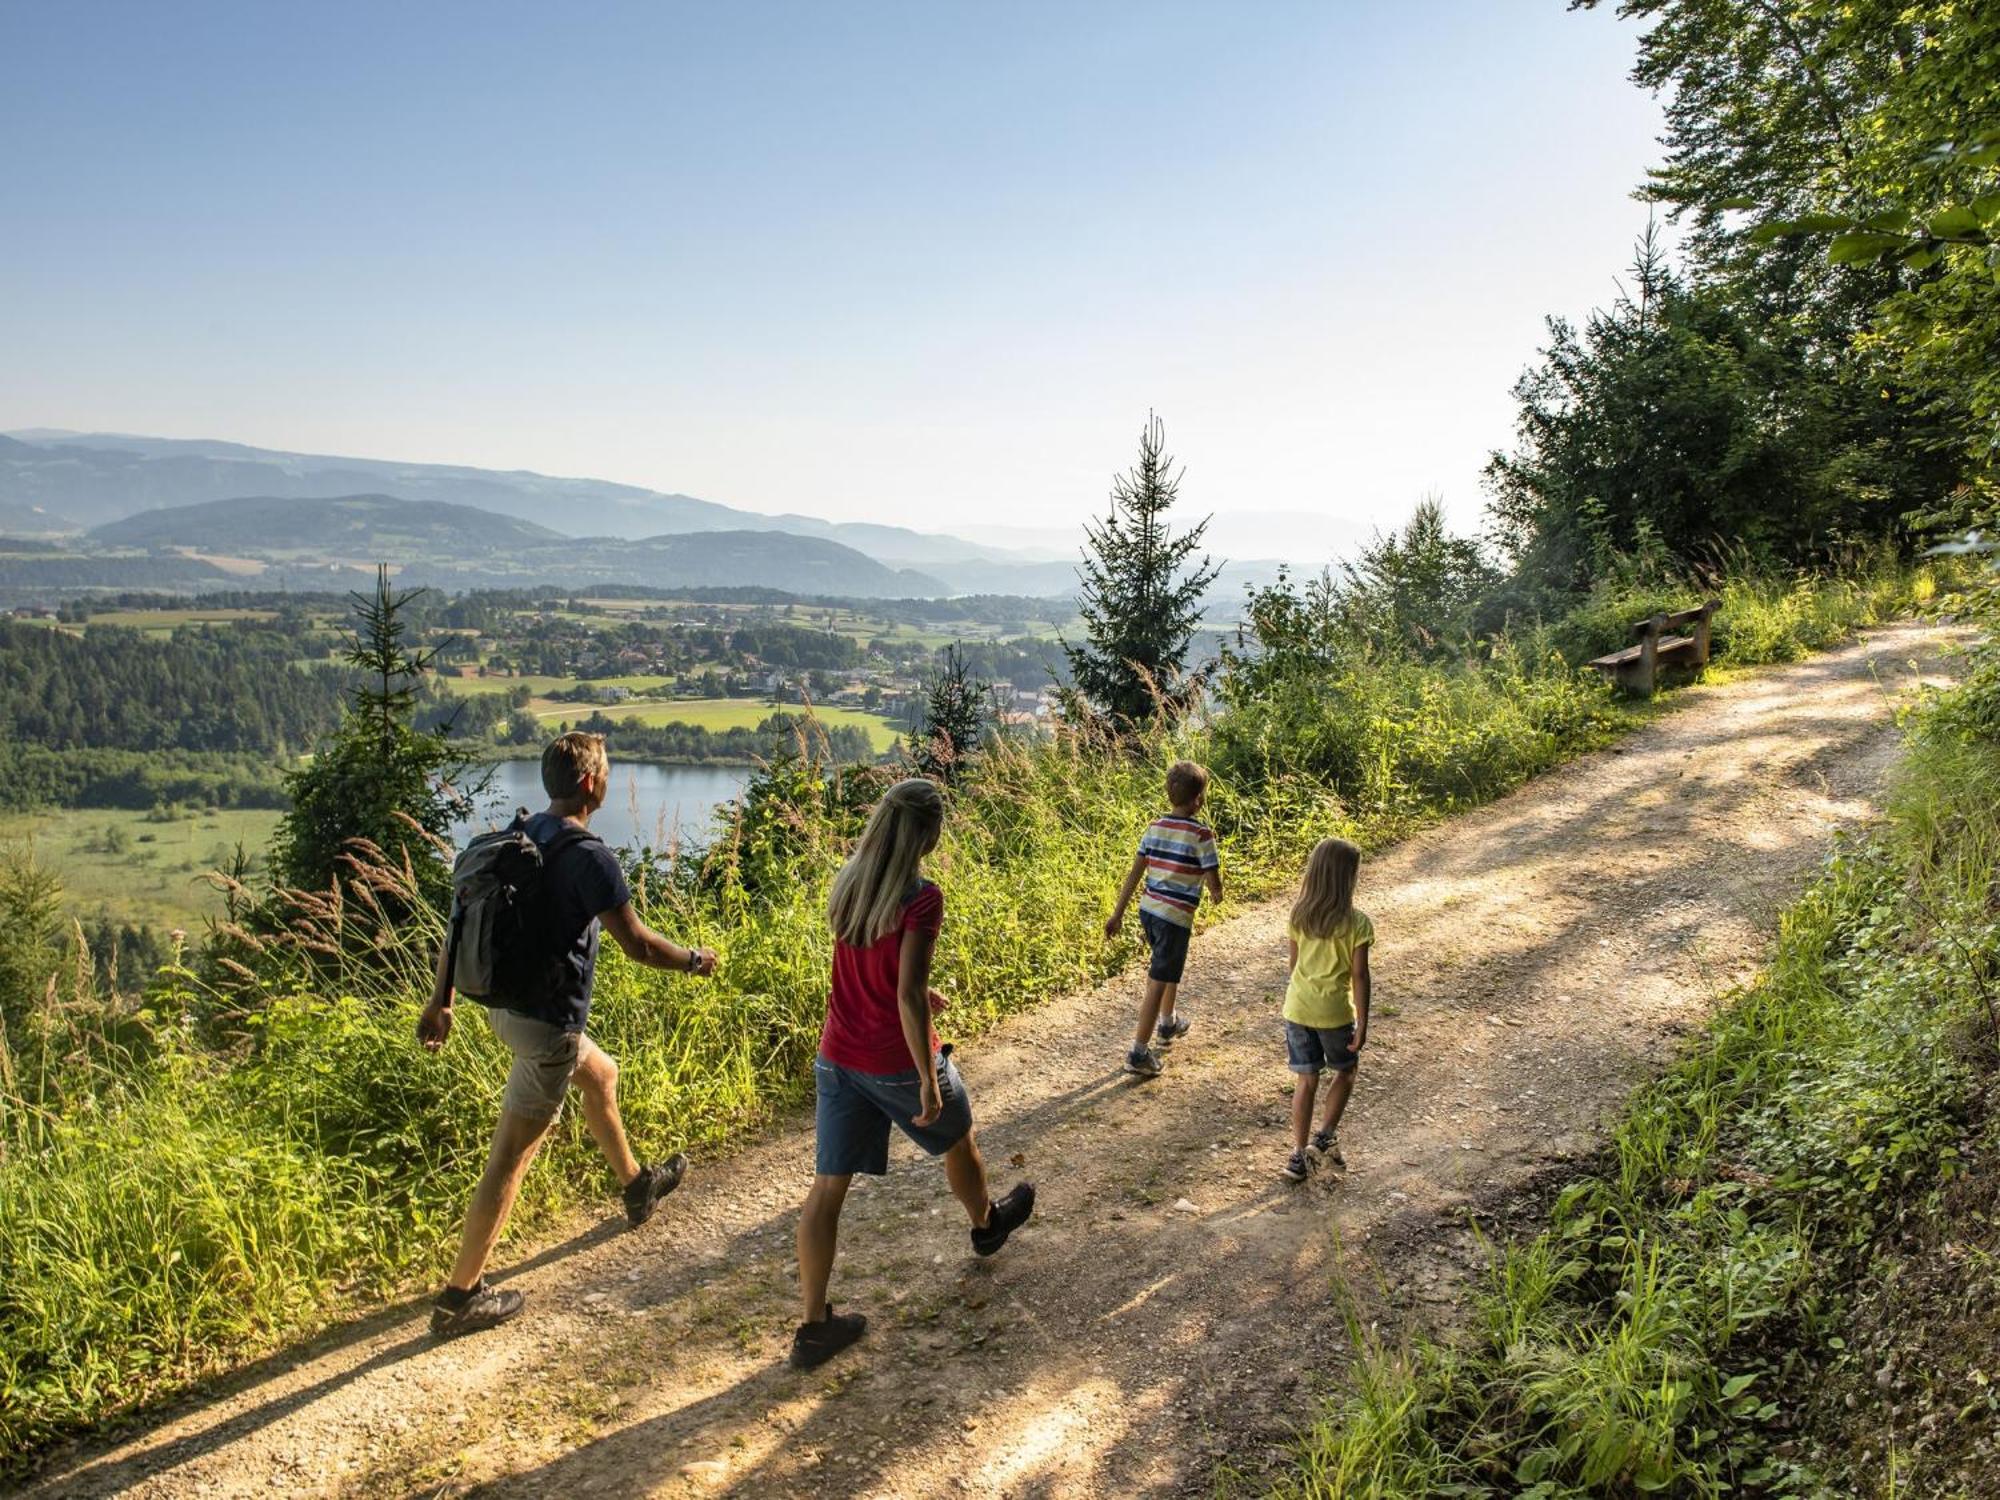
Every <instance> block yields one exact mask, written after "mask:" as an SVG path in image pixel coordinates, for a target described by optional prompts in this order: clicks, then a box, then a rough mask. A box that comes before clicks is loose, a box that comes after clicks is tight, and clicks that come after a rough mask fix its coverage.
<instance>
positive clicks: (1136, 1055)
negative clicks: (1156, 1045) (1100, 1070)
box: [1125, 1047, 1160, 1078]
mask: <svg viewBox="0 0 2000 1500" xmlns="http://www.w3.org/2000/svg"><path fill="white" fill-rule="evenodd" d="M1125 1071H1126V1072H1128V1073H1136V1074H1138V1075H1139V1077H1141V1078H1158V1077H1159V1076H1160V1058H1159V1054H1158V1053H1156V1052H1154V1051H1153V1049H1152V1048H1151V1047H1134V1048H1133V1049H1132V1050H1131V1051H1130V1052H1128V1053H1126V1054H1125Z"/></svg>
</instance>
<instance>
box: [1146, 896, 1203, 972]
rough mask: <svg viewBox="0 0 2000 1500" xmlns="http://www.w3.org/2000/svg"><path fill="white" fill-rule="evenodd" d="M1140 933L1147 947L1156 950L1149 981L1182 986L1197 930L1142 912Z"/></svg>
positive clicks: (1147, 970) (1147, 969)
mask: <svg viewBox="0 0 2000 1500" xmlns="http://www.w3.org/2000/svg"><path fill="white" fill-rule="evenodd" d="M1139 930H1140V931H1141V932H1143V933H1144V934H1145V935H1146V943H1147V945H1148V946H1149V947H1150V948H1151V949H1152V950H1153V961H1152V962H1151V963H1149V964H1147V965H1146V977H1147V978H1148V979H1157V980H1159V981H1160V983H1162V984H1179V983H1180V982H1181V975H1182V974H1183V973H1184V972H1186V970H1187V951H1188V939H1189V938H1191V937H1193V936H1194V929H1193V928H1192V927H1183V926H1181V924H1180V923H1178V922H1169V921H1168V920H1167V919H1166V918H1165V917H1156V916H1154V915H1153V914H1152V913H1151V912H1149V911H1142V912H1140V913H1139Z"/></svg>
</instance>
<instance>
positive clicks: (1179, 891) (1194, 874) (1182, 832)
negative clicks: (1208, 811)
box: [1139, 814, 1222, 927]
mask: <svg viewBox="0 0 2000 1500" xmlns="http://www.w3.org/2000/svg"><path fill="white" fill-rule="evenodd" d="M1139 856H1140V858H1142V859H1144V860H1145V861H1146V890H1145V893H1144V894H1143V895H1141V896H1140V897H1139V910H1140V911H1142V912H1151V913H1152V914H1153V915H1154V916H1156V917H1159V918H1162V919H1163V920H1165V921H1168V922H1173V923H1176V924H1178V925H1179V926H1182V927H1192V926H1194V910H1195V908H1196V907H1197V906H1200V905H1201V887H1202V873H1203V872H1204V871H1207V870H1213V869H1217V868H1219V867H1220V866H1221V864H1222V861H1221V860H1220V859H1218V858H1217V857H1216V853H1215V832H1214V830H1213V829H1210V828H1207V827H1204V826H1203V825H1202V824H1200V823H1197V822H1195V821H1194V819H1192V818H1176V817H1174V816H1173V815H1172V814H1169V815H1168V816H1166V817H1164V818H1155V819H1154V820H1153V821H1152V823H1150V824H1149V825H1147V828H1146V833H1145V836H1144V837H1143V838H1141V839H1140V840H1139Z"/></svg>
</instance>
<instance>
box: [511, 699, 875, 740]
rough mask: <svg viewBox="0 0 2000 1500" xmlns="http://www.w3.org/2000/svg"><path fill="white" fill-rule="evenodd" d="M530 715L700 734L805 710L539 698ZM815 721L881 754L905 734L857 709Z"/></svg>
mask: <svg viewBox="0 0 2000 1500" xmlns="http://www.w3.org/2000/svg"><path fill="white" fill-rule="evenodd" d="M528 711H529V712H530V713H532V714H533V715H534V716H535V717H536V718H538V719H540V720H542V721H543V722H544V723H547V724H550V725H555V724H565V723H567V724H574V723H578V722H580V721H582V720H584V719H587V718H589V717H590V716H591V715H592V714H593V713H602V714H604V715H606V716H607V717H609V718H611V719H614V720H619V721H623V720H625V719H637V720H638V721H639V722H640V723H641V724H646V725H657V724H692V725H694V726H695V727H696V728H699V729H755V728H756V727H757V726H758V725H759V724H761V723H763V722H764V720H766V719H768V718H770V717H771V715H772V714H777V713H789V714H803V713H804V712H805V711H806V710H805V707H804V705H802V704H798V703H773V702H770V701H768V700H765V699H758V698H666V699H658V700H653V701H647V700H643V699H641V700H636V701H632V702H627V703H610V704H602V705H599V704H589V703H563V702H559V701H557V700H555V699H550V698H537V699H535V700H534V701H533V702H531V703H530V704H529V705H528ZM812 715H813V717H814V718H815V719H817V720H819V721H820V723H822V724H826V725H828V726H839V725H851V726H852V727H854V728H856V729H860V730H863V731H865V732H866V733H867V735H868V738H869V741H870V743H872V744H873V745H874V746H875V748H876V750H878V751H883V750H888V749H890V748H892V747H893V746H894V745H895V744H896V742H897V741H898V740H899V739H900V738H901V737H902V734H903V731H902V729H901V728H900V727H898V726H896V725H894V724H891V723H890V722H889V721H888V720H887V719H884V718H883V717H882V716H881V715H880V714H871V713H865V712H863V711H862V710H861V709H858V708H839V707H834V706H830V705H820V704H815V705H814V706H813V709H812Z"/></svg>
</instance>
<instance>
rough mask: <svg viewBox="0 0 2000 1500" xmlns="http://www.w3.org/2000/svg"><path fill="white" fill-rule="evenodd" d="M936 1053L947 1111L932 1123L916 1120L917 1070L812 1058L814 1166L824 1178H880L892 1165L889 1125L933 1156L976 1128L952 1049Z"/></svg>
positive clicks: (918, 1109)
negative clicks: (871, 1069)
mask: <svg viewBox="0 0 2000 1500" xmlns="http://www.w3.org/2000/svg"><path fill="white" fill-rule="evenodd" d="M950 1051H951V1049H950V1048H949V1047H947V1048H945V1049H944V1051H942V1052H940V1053H939V1054H938V1058H937V1076H938V1094H939V1095H940V1096H941V1098H942V1101H943V1104H944V1111H943V1113H941V1114H940V1115H939V1116H938V1117H937V1118H936V1119H935V1120H933V1121H931V1123H930V1124H928V1125H913V1124H911V1123H910V1122H911V1121H913V1120H915V1119H916V1117H917V1115H918V1114H919V1112H921V1111H922V1109H923V1087H922V1085H921V1084H919V1083H918V1081H917V1070H916V1069H915V1068H909V1069H906V1070H905V1071H903V1072H901V1073H858V1072H856V1071H855V1070H854V1069H853V1068H843V1067H842V1066H840V1064H839V1063H830V1062H828V1061H827V1060H826V1059H825V1058H823V1057H818V1058H814V1059H813V1086H814V1088H815V1090H816V1091H817V1092H818V1095H819V1102H818V1104H817V1106H816V1107H815V1110H814V1114H813V1133H814V1134H815V1135H816V1136H817V1137H818V1143H817V1147H816V1149H815V1153H814V1165H813V1170H814V1171H815V1172H817V1173H818V1174H819V1175H820V1176H822V1177H846V1176H849V1175H851V1174H853V1173H855V1172H864V1173H866V1174H867V1175H869V1176H870V1177H880V1176H881V1175H882V1174H883V1173H884V1172H886V1171H888V1170H889V1127H890V1126H891V1125H894V1126H895V1127H896V1128H897V1129H898V1130H900V1131H902V1132H903V1134H904V1135H906V1136H908V1137H909V1138H910V1139H911V1140H913V1141H915V1142H916V1143H917V1144H918V1145H919V1146H921V1147H922V1148H923V1149H924V1150H925V1151H926V1152H928V1153H929V1154H930V1155H932V1156H942V1155H944V1153H945V1152H947V1151H949V1150H950V1149H951V1148H952V1147H953V1146H956V1145H957V1144H958V1143H959V1142H960V1141H962V1140H964V1139H965V1138H966V1136H967V1135H969V1134H970V1133H971V1131H972V1101H971V1099H969V1098H967V1097H966V1093H965V1080H964V1079H962V1078H960V1077H959V1076H958V1065H957V1064H955V1063H954V1062H953V1061H952V1060H951V1058H950V1057H949V1056H947V1055H946V1054H948V1053H949V1052H950Z"/></svg>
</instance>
